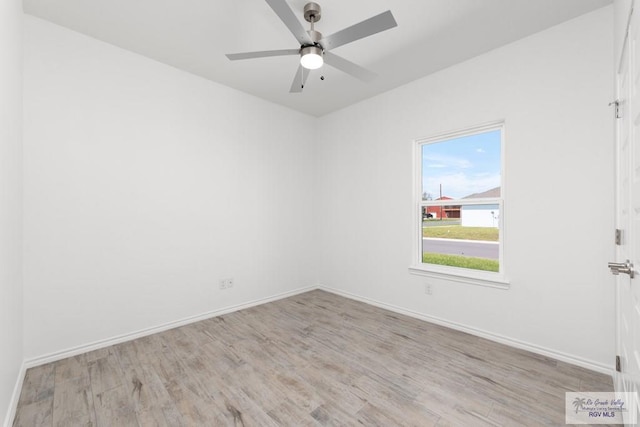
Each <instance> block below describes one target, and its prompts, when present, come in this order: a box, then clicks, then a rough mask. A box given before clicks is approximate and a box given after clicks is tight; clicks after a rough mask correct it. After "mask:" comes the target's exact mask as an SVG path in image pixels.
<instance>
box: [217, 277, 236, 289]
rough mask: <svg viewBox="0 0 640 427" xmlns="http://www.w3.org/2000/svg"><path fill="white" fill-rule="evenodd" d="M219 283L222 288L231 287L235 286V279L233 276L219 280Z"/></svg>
mask: <svg viewBox="0 0 640 427" xmlns="http://www.w3.org/2000/svg"><path fill="white" fill-rule="evenodd" d="M218 284H219V287H220V289H229V288H233V285H234V281H233V278H231V279H221V280H220V281H219V282H218Z"/></svg>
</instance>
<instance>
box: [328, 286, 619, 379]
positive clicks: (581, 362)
mask: <svg viewBox="0 0 640 427" xmlns="http://www.w3.org/2000/svg"><path fill="white" fill-rule="evenodd" d="M318 289H321V290H323V291H327V292H331V293H333V294H336V295H340V296H343V297H345V298H349V299H352V300H355V301H360V302H364V303H366V304H370V305H373V306H376V307H380V308H383V309H385V310H389V311H393V312H395V313H399V314H404V315H406V316H409V317H413V318H416V319H420V320H424V321H426V322H430V323H435V324H436V325H440V326H445V327H447V328H451V329H455V330H457V331H461V332H466V333H468V334H471V335H475V336H478V337H481V338H485V339H488V340H490V341H495V342H498V343H500V344H505V345H508V346H510V347H515V348H519V349H521V350H527V351H530V352H532V353H536V354H540V355H542V356H546V357H551V358H553V359H556V360H560V361H562V362H566V363H570V364H572V365H576V366H580V367H582V368H586V369H590V370H592V371H596V372H600V373H603V374H606V375H611V376H612V377H613V374H614V369H613V367H612V366H607V365H604V364H601V363H598V362H594V361H592V360H587V359H583V358H581V357H577V356H574V355H571V354H567V353H563V352H560V351H556V350H552V349H549V348H545V347H541V346H539V345H535V344H531V343H527V342H524V341H520V340H517V339H514V338H510V337H507V336H504V335H500V334H495V333H493V332H488V331H484V330H482V329H478V328H474V327H471V326H467V325H463V324H460V323H456V322H451V321H449V320H446V319H442V318H439V317H435V316H429V315H427V314H422V313H418V312H415V311H412V310H407V309H405V308H402V307H397V306H394V305H391V304H387V303H383V302H380V301H375V300H372V299H369V298H366V297H362V296H359V295H354V294H351V293H349V292H344V291H341V290H339V289H334V288H330V287H327V286H323V285H319V286H318Z"/></svg>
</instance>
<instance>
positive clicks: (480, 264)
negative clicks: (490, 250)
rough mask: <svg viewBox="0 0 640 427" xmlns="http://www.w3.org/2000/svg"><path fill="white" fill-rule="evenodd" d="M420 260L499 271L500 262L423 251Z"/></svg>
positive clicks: (426, 262)
mask: <svg viewBox="0 0 640 427" xmlns="http://www.w3.org/2000/svg"><path fill="white" fill-rule="evenodd" d="M422 262H424V263H425V264H438V265H448V266H450V267H460V268H470V269H473V270H485V271H495V272H498V271H500V263H499V262H498V260H494V259H486V258H473V257H468V256H460V255H444V254H436V253H431V252H425V253H423V254H422Z"/></svg>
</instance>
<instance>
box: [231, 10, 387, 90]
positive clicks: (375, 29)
mask: <svg viewBox="0 0 640 427" xmlns="http://www.w3.org/2000/svg"><path fill="white" fill-rule="evenodd" d="M266 2H267V3H268V4H269V6H271V8H272V9H273V11H274V12H275V13H276V15H278V17H279V18H280V19H281V20H282V22H283V23H284V25H286V26H287V28H288V29H289V31H291V33H292V34H293V35H294V36H295V38H296V39H297V40H298V42H299V43H300V48H298V49H279V50H264V51H260V52H244V53H229V54H227V58H229V59H230V60H232V61H236V60H239V59H253V58H266V57H270V56H287V55H300V65H299V66H298V71H297V72H296V75H295V77H294V78H293V83H292V84H291V89H290V90H289V92H302V89H303V88H304V84H305V82H306V81H307V77H309V72H310V70H315V69H318V68H320V67H322V65H323V63H325V62H326V63H327V64H328V65H331V66H332V67H334V68H337V69H338V70H341V71H343V72H345V73H347V74H349V75H351V76H353V77H355V78H357V79H360V80H363V81H370V80H372V79H373V78H374V77H375V76H376V74H375V73H372V72H371V71H369V70H366V69H364V68H362V67H361V66H359V65H357V64H354V63H353V62H351V61H348V60H346V59H344V58H342V57H340V56H338V55H336V54H334V53H332V52H330V51H329V50H331V49H335V48H337V47H339V46H343V45H345V44H347V43H351V42H353V41H356V40H360V39H362V38H365V37H369V36H371V35H373V34H376V33H379V32H381V31H385V30H388V29H390V28H393V27H395V26H397V25H398V24H397V23H396V20H395V19H394V17H393V14H392V13H391V11H390V10H387V11H386V12H383V13H381V14H379V15H376V16H374V17H372V18H369V19H366V20H364V21H362V22H359V23H357V24H355V25H352V26H350V27H347V28H345V29H343V30H341V31H338V32H337V33H334V34H331V35H330V36H326V37H324V36H323V35H322V34H321V33H320V32H318V31H316V30H315V29H314V24H315V23H316V22H318V21H319V20H320V18H321V9H320V5H319V4H317V3H313V2H312V3H307V5H306V6H305V7H304V19H305V20H306V21H307V22H309V23H311V29H310V30H309V31H305V29H304V28H303V27H302V25H301V24H300V21H298V18H296V16H295V14H294V12H293V10H291V8H290V7H289V5H288V4H287V2H286V0H266Z"/></svg>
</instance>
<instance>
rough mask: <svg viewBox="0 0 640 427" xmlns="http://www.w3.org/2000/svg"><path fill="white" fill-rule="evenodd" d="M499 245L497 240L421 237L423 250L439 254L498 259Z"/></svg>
mask: <svg viewBox="0 0 640 427" xmlns="http://www.w3.org/2000/svg"><path fill="white" fill-rule="evenodd" d="M498 249H499V245H498V243H497V242H475V241H470V240H453V239H427V238H423V239H422V250H423V251H424V252H436V253H440V254H450V255H465V256H472V257H480V258H489V259H498V257H499V254H498Z"/></svg>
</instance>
